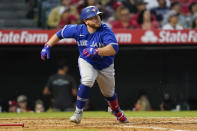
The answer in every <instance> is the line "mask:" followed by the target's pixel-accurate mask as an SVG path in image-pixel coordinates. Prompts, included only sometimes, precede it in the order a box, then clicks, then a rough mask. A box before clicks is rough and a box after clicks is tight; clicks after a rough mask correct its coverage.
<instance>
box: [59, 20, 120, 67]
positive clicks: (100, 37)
mask: <svg viewBox="0 0 197 131" xmlns="http://www.w3.org/2000/svg"><path fill="white" fill-rule="evenodd" d="M57 36H58V38H59V39H64V38H74V39H75V40H76V42H77V45H78V49H79V53H80V57H81V58H83V59H84V60H86V61H87V62H88V63H90V64H91V65H92V66H93V67H94V68H95V69H98V70H102V69H104V68H106V67H108V66H110V65H111V64H112V63H113V61H114V57H115V56H98V55H96V56H94V57H88V58H87V57H84V56H83V55H82V54H83V49H85V48H90V47H93V48H101V47H104V46H106V45H109V44H111V45H112V46H113V47H114V49H115V51H116V52H118V42H117V40H116V38H115V35H114V33H113V32H112V30H111V29H110V28H109V27H108V26H107V25H106V24H103V23H101V27H100V28H98V29H97V30H96V31H95V32H94V33H92V34H90V33H89V32H88V30H87V26H86V25H85V24H81V25H65V26H64V28H63V29H61V30H60V31H58V32H57Z"/></svg>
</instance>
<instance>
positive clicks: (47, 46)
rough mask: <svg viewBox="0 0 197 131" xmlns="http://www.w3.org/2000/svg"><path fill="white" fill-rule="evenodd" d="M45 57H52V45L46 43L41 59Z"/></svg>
mask: <svg viewBox="0 0 197 131" xmlns="http://www.w3.org/2000/svg"><path fill="white" fill-rule="evenodd" d="M45 57H47V59H50V46H49V45H47V44H45V45H44V48H43V49H42V51H41V59H42V60H45Z"/></svg>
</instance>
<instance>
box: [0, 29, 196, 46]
mask: <svg viewBox="0 0 197 131" xmlns="http://www.w3.org/2000/svg"><path fill="white" fill-rule="evenodd" d="M55 32H56V30H0V44H1V45H15V44H16V45H32V44H33V45H40V44H44V43H45V42H46V41H47V40H48V39H49V38H50V37H51V36H52V35H53V34H54V33H55ZM114 32H115V35H116V38H117V40H118V42H119V44H122V45H123V44H124V45H132V44H135V45H136V44H138V45H140V44H142V45H147V44H152V45H154V44H155V45H161V44H184V45H187V44H197V30H139V29H135V30H114ZM75 43H76V42H75V40H74V39H64V40H61V41H60V42H59V44H63V45H66V44H68V45H73V44H75Z"/></svg>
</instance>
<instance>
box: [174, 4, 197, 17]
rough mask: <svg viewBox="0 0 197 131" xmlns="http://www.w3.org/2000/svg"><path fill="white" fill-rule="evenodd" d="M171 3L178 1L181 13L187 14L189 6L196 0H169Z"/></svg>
mask: <svg viewBox="0 0 197 131" xmlns="http://www.w3.org/2000/svg"><path fill="white" fill-rule="evenodd" d="M171 2H172V3H174V2H179V3H180V5H181V14H183V15H188V14H189V6H190V5H191V4H192V3H193V2H196V0H171Z"/></svg>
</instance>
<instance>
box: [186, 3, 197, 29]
mask: <svg viewBox="0 0 197 131" xmlns="http://www.w3.org/2000/svg"><path fill="white" fill-rule="evenodd" d="M189 11H190V13H189V15H188V16H187V17H186V21H187V26H188V27H190V28H192V24H193V20H194V17H195V16H196V14H197V2H193V3H192V4H191V5H190V6H189Z"/></svg>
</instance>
